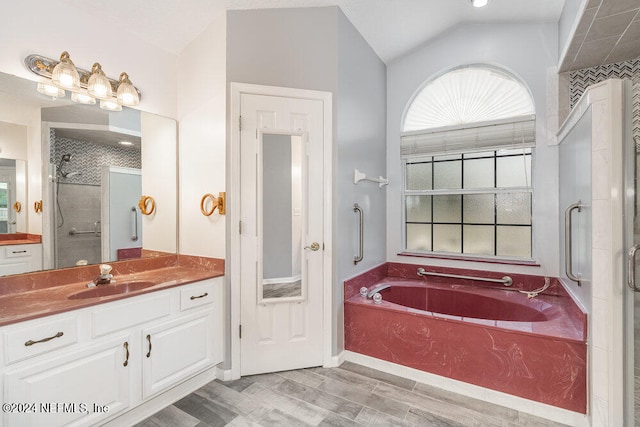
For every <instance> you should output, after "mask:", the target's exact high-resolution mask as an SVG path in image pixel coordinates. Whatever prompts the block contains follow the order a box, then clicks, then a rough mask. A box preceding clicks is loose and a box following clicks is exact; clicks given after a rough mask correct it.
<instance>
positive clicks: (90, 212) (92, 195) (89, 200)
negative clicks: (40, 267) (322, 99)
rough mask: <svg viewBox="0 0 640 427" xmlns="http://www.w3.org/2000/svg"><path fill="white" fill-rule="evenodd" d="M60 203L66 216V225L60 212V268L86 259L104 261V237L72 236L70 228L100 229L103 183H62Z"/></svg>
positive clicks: (58, 247)
mask: <svg viewBox="0 0 640 427" xmlns="http://www.w3.org/2000/svg"><path fill="white" fill-rule="evenodd" d="M58 202H59V204H60V208H61V210H62V214H63V216H64V224H62V226H60V223H61V218H60V215H58V227H57V228H56V247H57V248H56V253H57V267H58V268H63V267H71V266H74V265H76V262H77V261H78V260H81V259H84V260H87V261H88V262H89V264H97V263H99V262H100V261H101V257H100V254H101V245H100V238H99V237H98V236H96V235H95V234H78V235H70V234H69V231H70V230H71V229H72V228H75V229H76V230H77V231H92V230H95V228H96V226H97V228H98V230H99V229H100V223H98V224H97V225H96V221H100V186H95V185H79V184H60V189H59V191H58Z"/></svg>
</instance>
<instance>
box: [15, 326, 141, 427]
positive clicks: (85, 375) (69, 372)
mask: <svg viewBox="0 0 640 427" xmlns="http://www.w3.org/2000/svg"><path fill="white" fill-rule="evenodd" d="M125 342H126V343H127V345H126V346H125ZM129 343H130V339H129V336H128V335H121V336H120V337H118V338H112V339H109V340H103V341H100V342H99V343H97V344H95V345H90V346H86V347H83V348H82V349H81V350H79V351H73V352H68V353H67V354H65V355H63V356H60V357H56V358H48V359H47V360H45V361H42V362H37V361H35V359H34V362H25V363H23V364H21V365H17V366H16V367H15V368H13V369H10V370H7V371H6V373H5V375H4V402H3V403H4V404H5V405H9V406H8V407H6V408H5V407H3V409H5V413H4V426H5V427H9V426H21V427H22V426H61V425H71V426H89V425H95V424H96V423H97V422H99V421H100V420H103V419H105V418H108V417H110V416H112V415H114V414H117V413H119V412H122V411H124V410H125V409H127V408H128V407H129V406H130V388H131V383H130V382H131V373H130V370H131V367H130V362H131V358H130V357H129V355H128V351H131V348H128V349H127V347H128V344H129ZM130 355H131V356H132V355H133V353H130ZM127 358H129V360H127ZM125 362H128V363H125ZM125 365H126V366H125ZM14 406H15V408H14ZM7 409H9V411H7Z"/></svg>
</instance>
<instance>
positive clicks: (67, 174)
mask: <svg viewBox="0 0 640 427" xmlns="http://www.w3.org/2000/svg"><path fill="white" fill-rule="evenodd" d="M60 175H62V177H63V178H71V177H72V176H76V175H82V172H60Z"/></svg>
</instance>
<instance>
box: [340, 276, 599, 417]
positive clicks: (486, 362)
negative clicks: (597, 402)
mask: <svg viewBox="0 0 640 427" xmlns="http://www.w3.org/2000/svg"><path fill="white" fill-rule="evenodd" d="M387 271H388V270H387ZM368 273H370V272H368ZM366 275H367V273H365V276H366ZM356 279H360V280H355V281H353V280H352V281H349V283H345V304H344V309H345V348H346V349H347V350H349V351H353V352H356V353H361V354H365V355H368V356H371V357H375V358H379V359H382V360H386V361H389V362H393V363H397V364H400V365H404V366H408V367H411V368H414V369H419V370H421V371H425V372H430V373H433V374H436V375H441V376H444V377H448V378H452V379H455V380H459V381H464V382H467V383H471V384H475V385H478V386H482V387H486V388H489V389H493V390H497V391H501V392H504V393H509V394H512V395H515V396H520V397H523V398H526V399H531V400H535V401H538V402H542V403H546V404H550V405H553V406H557V407H560V408H564V409H568V410H572V411H575V412H580V413H586V400H587V397H586V396H587V394H586V384H587V382H586V372H587V370H586V361H587V345H586V336H587V331H586V316H585V314H584V313H583V312H582V310H580V308H579V307H577V306H576V305H575V303H574V302H573V300H572V299H571V297H569V295H568V294H566V292H565V294H564V295H563V292H562V290H560V289H557V286H555V287H554V289H552V290H551V292H550V294H541V295H539V296H537V297H535V298H533V299H527V298H526V296H525V295H523V294H520V293H517V292H508V291H503V290H500V289H499V288H498V289H485V288H473V287H470V286H468V285H467V284H463V285H460V284H455V283H453V284H452V283H449V284H446V283H442V281H440V280H435V281H433V282H434V283H431V284H429V283H430V282H432V281H431V280H429V279H427V280H415V279H408V278H407V277H406V276H405V277H402V276H395V277H394V276H385V277H381V275H380V274H378V275H371V274H368V280H366V281H367V282H368V283H366V284H365V283H364V281H363V280H362V277H359V278H356ZM448 280H449V281H450V282H451V279H448ZM386 282H396V283H398V284H400V285H404V286H413V287H416V288H420V287H424V286H425V285H424V283H425V282H426V283H427V286H433V287H434V288H436V289H442V288H443V287H445V288H446V287H452V286H453V287H454V288H457V289H456V291H458V292H461V293H462V294H463V295H461V296H462V301H467V303H466V304H463V305H467V307H457V308H456V309H455V310H453V311H457V310H459V309H466V310H467V311H468V312H469V311H470V314H476V313H475V312H474V311H473V310H476V312H477V310H478V306H480V305H482V304H487V303H488V304H489V305H491V304H490V301H489V302H487V301H486V300H485V301H484V302H480V303H474V302H473V298H474V297H476V298H478V297H479V298H478V299H482V297H487V295H489V297H493V296H496V294H497V296H498V298H500V299H505V300H507V301H509V302H511V303H513V304H512V305H511V307H512V309H511V311H512V312H507V313H504V311H503V314H504V316H503V317H506V318H509V319H513V317H514V315H517V314H518V311H520V309H519V308H521V307H524V309H522V310H521V311H526V310H525V309H526V308H527V305H528V306H529V307H528V308H529V309H531V310H533V312H536V313H542V315H535V313H534V314H533V315H532V313H533V312H532V311H531V310H529V311H528V315H527V316H528V317H529V318H528V320H522V321H518V320H495V319H494V320H492V319H482V318H477V317H471V316H469V315H468V314H467V316H460V315H453V314H446V313H439V312H437V311H436V310H433V311H425V310H421V309H420V308H422V307H421V305H420V304H423V303H422V299H423V298H422V297H421V296H419V294H417V293H416V294H415V295H416V296H415V297H413V298H409V299H410V301H409V303H408V304H407V305H408V306H403V305H399V304H395V303H392V302H389V301H384V300H383V301H382V303H381V304H375V303H374V302H373V301H372V300H371V299H366V298H364V297H361V296H360V295H359V294H358V293H355V292H354V290H355V289H359V286H360V285H364V286H367V287H368V288H369V289H372V288H373V287H374V286H375V285H376V284H378V283H386ZM560 286H561V285H560ZM523 287H525V288H526V286H523ZM527 290H530V289H527ZM347 292H348V293H349V295H348V297H347V295H346V293H347ZM382 294H383V295H384V291H383V292H382ZM522 297H524V299H523V298H522ZM450 305H451V304H450ZM425 307H426V306H425ZM429 308H431V307H429ZM451 310H452V308H451V306H450V307H448V308H446V307H445V310H444V311H450V312H451ZM507 311H509V310H507ZM527 316H524V317H525V318H527Z"/></svg>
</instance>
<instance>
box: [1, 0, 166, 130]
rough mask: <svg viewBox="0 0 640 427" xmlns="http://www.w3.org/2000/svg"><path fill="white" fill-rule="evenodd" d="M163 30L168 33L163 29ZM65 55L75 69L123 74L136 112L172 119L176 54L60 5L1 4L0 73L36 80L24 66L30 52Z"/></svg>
mask: <svg viewBox="0 0 640 427" xmlns="http://www.w3.org/2000/svg"><path fill="white" fill-rule="evenodd" d="M168 31H170V30H169V29H168ZM65 50H66V51H68V52H69V53H70V55H71V59H72V60H73V62H74V63H75V64H76V66H78V67H80V68H84V69H91V65H92V64H93V63H94V62H100V64H102V68H103V69H104V71H105V73H106V74H107V75H108V76H109V77H112V78H117V77H118V76H119V75H120V72H122V71H126V72H127V73H128V74H129V76H130V78H131V81H132V82H133V84H134V85H135V86H136V87H137V88H138V89H140V91H141V92H142V100H141V103H140V106H139V109H141V110H145V111H149V112H153V113H156V114H160V115H163V116H168V117H171V118H175V117H176V82H177V78H176V77H177V73H176V64H177V62H176V56H175V55H173V54H170V53H167V52H165V51H163V50H162V49H159V48H157V47H155V46H153V45H150V44H149V43H145V42H143V41H141V40H140V39H137V38H136V37H135V36H133V35H132V34H128V33H126V32H125V31H123V30H122V29H121V28H113V27H109V26H102V25H101V24H100V22H99V18H98V17H96V16H92V15H89V14H86V13H84V12H82V11H80V10H78V9H76V8H74V7H73V6H71V5H69V4H67V3H66V2H64V1H38V0H21V1H11V2H3V4H2V13H1V14H0V71H3V72H5V73H9V74H14V75H17V76H20V77H24V78H27V79H30V80H36V79H37V76H36V75H35V74H32V73H31V72H30V71H28V70H27V69H26V67H25V66H24V65H23V61H24V58H25V57H26V56H27V55H30V54H33V53H35V54H40V55H43V56H47V57H50V58H54V59H56V58H59V57H60V54H61V53H62V52H63V51H65Z"/></svg>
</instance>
